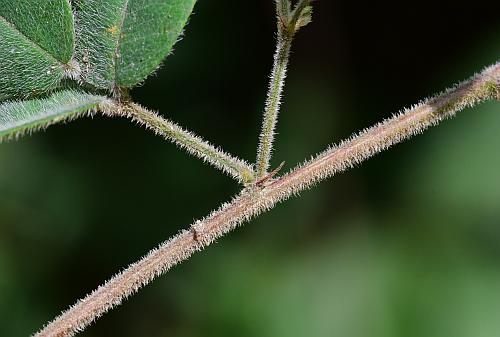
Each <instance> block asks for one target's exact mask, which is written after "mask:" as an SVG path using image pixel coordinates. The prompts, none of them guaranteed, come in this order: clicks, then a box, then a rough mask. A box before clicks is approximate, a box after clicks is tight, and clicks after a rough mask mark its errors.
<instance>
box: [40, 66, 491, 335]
mask: <svg viewBox="0 0 500 337" xmlns="http://www.w3.org/2000/svg"><path fill="white" fill-rule="evenodd" d="M489 99H497V100H498V99H500V63H497V64H495V65H493V66H491V67H489V68H487V69H485V70H484V71H483V72H482V73H480V74H478V75H476V76H474V77H472V78H471V79H470V80H468V81H466V82H463V83H462V84H460V85H458V86H456V87H455V88H453V89H449V90H447V91H445V92H443V93H442V94H440V95H438V96H436V97H434V98H430V99H428V100H426V101H424V102H422V103H420V104H418V105H417V106H415V107H413V108H411V109H407V110H405V111H404V112H402V113H400V114H397V115H395V116H394V117H392V118H390V119H388V120H386V121H385V122H382V123H380V124H378V125H375V126H373V127H372V128H370V129H367V130H366V131H364V132H362V133H361V134H359V135H358V136H356V137H353V138H352V139H350V140H347V141H344V142H342V143H341V144H340V145H338V146H334V147H331V148H330V149H327V150H326V151H324V152H323V153H321V154H319V155H318V156H316V157H315V158H314V159H312V160H310V161H308V162H306V163H304V164H303V165H300V166H299V167H297V168H295V169H294V170H292V171H291V172H290V173H288V174H285V175H284V176H282V177H280V178H278V179H276V180H270V181H269V182H268V183H267V184H266V185H264V186H263V187H262V188H257V187H255V186H253V187H249V188H247V189H245V190H243V191H242V193H241V194H240V195H238V196H237V197H235V198H234V199H233V200H232V201H231V202H230V203H227V204H224V205H222V206H221V207H220V208H219V209H218V210H217V211H214V212H213V213H212V214H210V215H209V216H207V217H206V218H205V219H203V220H200V221H197V222H195V223H194V224H193V225H191V228H190V229H189V230H184V231H182V232H181V233H179V234H178V235H176V236H174V237H173V238H171V239H170V240H168V241H166V242H164V243H162V244H161V245H160V246H159V247H158V248H156V249H153V250H152V251H151V252H149V253H148V254H147V255H146V256H145V257H143V258H142V259H141V260H140V261H138V262H136V263H134V264H132V265H131V266H129V267H128V268H127V269H125V270H124V271H122V272H121V273H119V274H118V275H116V276H115V277H113V278H112V279H111V280H109V281H108V282H107V283H105V284H104V285H102V286H101V287H99V288H98V289H96V290H95V291H94V292H92V293H91V294H89V295H88V296H87V297H85V298H84V299H82V300H80V301H78V302H77V303H76V304H75V305H74V306H72V307H71V308H70V309H68V310H67V311H65V312H64V313H63V314H61V316H59V317H57V318H56V319H55V320H54V321H52V322H51V323H49V324H48V325H47V326H46V327H45V328H44V329H43V330H41V331H40V332H39V333H38V334H36V336H38V337H42V336H43V337H46V336H47V337H48V336H58V337H63V336H73V335H75V334H76V333H77V332H79V331H82V330H84V329H85V328H86V327H87V326H88V325H90V324H91V323H92V322H93V321H95V320H96V319H98V318H99V317H100V316H101V315H103V314H105V313H106V312H107V311H109V310H111V309H112V308H114V307H116V306H118V305H120V304H121V303H122V301H123V300H124V299H126V298H127V297H129V296H131V295H132V294H134V293H136V292H137V291H138V290H139V289H140V288H142V287H143V286H145V285H147V284H148V283H150V282H151V281H152V280H154V279H155V278H156V277H158V276H160V275H162V274H164V273H165V272H167V271H168V270H169V269H170V268H172V267H173V266H175V265H176V264H178V263H180V262H182V261H184V260H186V259H188V258H189V257H190V256H191V255H192V254H193V253H194V252H196V251H199V250H202V249H203V248H205V247H207V246H208V245H210V244H211V243H213V242H214V241H216V240H217V239H218V238H220V237H222V236H224V235H225V234H226V233H228V232H229V231H231V230H233V229H234V228H236V227H237V226H238V225H240V224H242V223H243V222H246V221H248V220H250V219H252V218H254V217H255V216H257V215H259V214H261V213H262V212H265V211H267V210H270V209H271V208H273V207H274V206H275V205H276V204H277V203H279V202H282V201H284V200H286V199H287V198H289V197H290V196H293V195H294V194H296V193H297V192H300V191H302V190H304V189H307V188H309V187H311V186H312V185H314V184H315V183H316V182H318V181H320V180H323V179H326V178H328V177H331V176H333V175H334V174H336V173H339V172H342V171H345V170H346V169H348V168H350V167H352V166H353V165H356V164H358V163H361V162H362V161H364V160H366V159H368V158H370V157H371V156H373V155H375V154H377V153H379V152H381V151H383V150H385V149H387V148H388V147H390V146H392V145H394V144H396V143H399V142H401V141H403V140H405V139H407V138H410V137H411V136H413V135H416V134H418V133H420V132H422V131H424V130H425V129H427V128H428V127H429V126H431V125H435V124H437V123H439V122H440V121H442V120H443V119H446V118H448V117H451V116H453V115H454V114H455V113H456V112H457V111H460V110H462V109H464V108H465V107H467V106H473V105H475V104H477V103H480V102H483V101H486V100H489Z"/></svg>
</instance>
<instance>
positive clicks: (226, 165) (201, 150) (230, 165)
mask: <svg viewBox="0 0 500 337" xmlns="http://www.w3.org/2000/svg"><path fill="white" fill-rule="evenodd" d="M101 110H102V111H103V113H104V114H106V115H108V116H125V117H128V118H131V119H132V120H133V121H135V122H137V123H139V124H141V125H144V126H145V127H146V128H148V129H151V130H153V131H154V132H155V133H156V134H159V135H162V136H163V137H165V138H166V139H167V140H169V141H172V142H174V143H175V144H177V145H178V146H179V147H181V148H183V149H185V150H186V151H187V152H188V153H190V154H192V155H193V156H196V157H198V158H200V159H202V160H203V161H205V162H208V163H210V164H212V165H213V166H215V167H216V168H218V169H219V170H221V171H223V172H225V173H226V174H228V175H230V176H231V177H233V178H234V179H236V180H238V181H239V182H241V183H242V184H245V185H246V184H249V183H251V182H253V181H254V173H253V168H252V167H251V166H250V165H249V164H247V163H246V162H245V161H243V160H241V159H238V158H235V157H233V156H231V155H229V154H227V153H225V152H224V151H223V150H221V149H219V148H216V147H214V146H213V145H211V144H209V143H208V142H206V141H204V140H203V139H201V138H200V137H198V136H196V135H194V134H192V133H191V132H189V131H186V130H184V129H182V128H181V127H180V126H178V125H177V124H175V123H173V122H171V121H169V120H166V119H164V118H162V117H161V116H159V115H158V114H156V113H154V112H152V111H150V110H148V109H145V108H143V107H142V106H140V105H138V104H135V103H117V102H116V103H111V104H109V103H106V104H105V105H102V106H101Z"/></svg>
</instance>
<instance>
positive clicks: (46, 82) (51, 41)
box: [0, 0, 74, 100]
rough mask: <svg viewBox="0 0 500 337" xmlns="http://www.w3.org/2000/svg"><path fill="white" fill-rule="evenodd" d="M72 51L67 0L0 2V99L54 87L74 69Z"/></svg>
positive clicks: (36, 92)
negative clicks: (66, 73)
mask: <svg viewBox="0 0 500 337" xmlns="http://www.w3.org/2000/svg"><path fill="white" fill-rule="evenodd" d="M73 49H74V25H73V14H72V12H71V6H70V4H69V2H68V0H50V1H39V0H8V1H7V0H6V1H3V0H2V1H0V100H4V99H7V98H10V97H27V96H33V95H36V94H39V93H42V92H46V91H48V90H50V89H53V88H54V87H56V86H57V84H58V83H59V82H60V80H61V79H62V78H63V77H64V74H65V71H66V72H68V73H71V71H73V70H74V69H72V67H73V65H72V64H71V65H69V64H68V63H71V62H70V60H71V58H72V55H73Z"/></svg>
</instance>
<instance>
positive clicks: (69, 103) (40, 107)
mask: <svg viewBox="0 0 500 337" xmlns="http://www.w3.org/2000/svg"><path fill="white" fill-rule="evenodd" d="M106 99H107V98H106V97H102V96H94V95H91V94H87V93H83V92H78V91H73V90H65V91H60V92H56V93H54V94H52V95H50V96H48V97H46V98H41V99H32V100H27V101H11V102H3V103H0V142H1V141H3V140H6V139H11V138H16V137H19V136H22V135H24V134H25V133H31V132H34V131H38V130H40V129H44V128H46V127H48V126H50V125H53V124H56V123H60V122H63V121H67V120H72V119H74V118H77V117H79V116H82V115H85V114H87V113H89V112H92V111H94V110H96V109H97V108H98V107H99V104H100V103H103V102H104V101H105V100H106Z"/></svg>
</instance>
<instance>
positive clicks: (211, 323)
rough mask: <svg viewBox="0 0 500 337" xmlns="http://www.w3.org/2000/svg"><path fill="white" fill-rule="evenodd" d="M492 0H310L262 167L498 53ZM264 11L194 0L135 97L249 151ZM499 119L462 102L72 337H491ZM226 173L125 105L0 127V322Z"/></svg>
mask: <svg viewBox="0 0 500 337" xmlns="http://www.w3.org/2000/svg"><path fill="white" fill-rule="evenodd" d="M493 3H494V2H493V1H491V2H490V3H486V2H481V1H477V2H474V3H473V4H472V7H471V6H470V5H469V6H468V7H467V8H464V9H453V8H450V7H448V6H445V5H444V4H443V5H439V4H437V5H436V4H435V3H434V2H414V3H413V4H410V5H409V4H401V7H394V6H393V5H388V4H380V3H377V4H363V5H362V7H361V5H359V4H353V5H352V7H350V5H347V4H346V3H340V2H334V1H326V0H325V1H318V2H316V4H315V7H316V9H315V13H316V14H315V20H314V23H313V24H312V25H311V26H310V27H307V28H306V29H304V31H303V32H301V33H300V34H299V36H298V40H297V42H296V44H295V49H294V53H293V58H292V69H291V73H290V75H289V78H288V82H287V87H286V99H285V104H284V106H283V113H282V115H281V120H280V125H279V136H278V141H277V144H276V151H275V157H274V165H277V164H279V163H280V162H281V161H282V160H286V162H287V166H288V167H289V168H290V167H292V166H294V165H295V164H296V163H297V162H298V161H300V160H302V159H303V158H304V157H306V156H308V155H310V154H311V153H314V152H317V151H319V150H321V149H323V148H325V147H326V145H327V144H329V143H331V142H332V141H339V140H341V139H343V138H345V137H347V136H349V135H350V134H351V133H352V132H353V131H356V130H359V129H361V128H364V127H367V126H370V125H371V124H373V123H375V122H377V121H379V120H381V119H383V118H385V117H389V116H390V115H391V113H393V112H395V111H397V109H399V108H400V107H402V106H405V105H406V106H408V105H409V104H412V103H416V102H417V101H418V100H419V99H420V98H423V97H425V96H428V95H430V94H432V93H435V92H437V91H439V90H441V89H443V88H444V87H446V86H448V85H449V84H451V83H453V82H456V81H457V80H459V79H464V78H466V77H468V76H469V75H470V74H471V73H473V72H474V71H479V70H480V69H481V68H482V67H483V66H486V65H488V64H491V63H493V62H495V61H497V59H498V56H499V55H500V46H499V45H498V41H499V39H498V38H499V34H500V23H499V22H498V17H497V14H496V13H495V11H493V10H488V8H489V6H490V5H492V4H493ZM478 13H480V15H479V14H478ZM273 19H274V15H273V8H272V4H271V2H270V1H259V2H252V3H244V4H243V3H241V2H239V1H210V2H209V1H200V2H199V3H198V5H197V7H196V9H195V15H194V16H193V17H192V18H191V22H190V24H189V26H188V28H187V36H186V37H185V39H184V40H183V41H182V42H181V43H179V44H178V45H177V46H176V51H175V53H174V55H173V56H171V57H170V58H169V59H168V61H167V63H166V64H165V65H164V67H163V68H162V69H161V71H159V72H158V76H157V77H155V78H153V79H149V80H148V81H147V82H146V84H145V86H144V87H142V88H139V89H136V90H135V91H134V92H133V96H134V97H135V98H136V99H137V100H138V101H139V102H141V103H143V104H145V105H146V106H148V107H151V108H155V109H159V110H160V111H161V112H162V113H163V114H164V115H165V116H167V117H169V118H171V119H173V120H175V121H177V122H179V123H180V124H182V125H185V126H188V127H189V128H190V129H192V130H194V131H195V132H197V133H198V134H200V135H202V136H204V137H205V138H206V139H210V140H212V141H213V142H214V143H215V144H220V145H222V146H223V147H224V148H226V149H227V150H229V151H231V152H232V153H235V154H238V155H241V156H243V157H245V158H248V159H250V160H252V159H253V158H254V156H255V154H254V151H255V148H256V142H257V135H258V132H259V124H260V114H259V113H260V111H262V109H263V101H264V97H265V92H266V87H267V83H266V82H267V76H268V72H269V69H270V66H271V61H272V59H271V55H272V52H273V48H274V47H273V44H274V41H273V34H272V32H273V31H274V24H273ZM499 130H500V109H499V105H498V103H488V104H484V105H482V106H481V107H479V108H477V109H473V110H467V111H464V112H463V113H460V114H459V116H458V117H457V118H456V119H454V120H452V121H448V122H446V123H444V124H443V125H441V126H439V127H437V128H433V129H432V130H430V131H429V132H427V133H425V134H424V135H422V136H419V137H418V138H415V139H413V140H411V141H409V142H407V143H405V144H403V145H399V146H397V147H396V148H394V149H391V150H390V151H387V152H385V153H383V154H381V155H379V156H377V157H376V158H374V159H372V160H370V161H369V162H367V163H365V164H363V165H362V166H361V167H360V168H356V169H354V170H352V171H350V172H348V173H345V174H343V175H340V176H338V177H335V179H332V180H329V181H328V182H325V183H323V184H321V185H320V186H318V187H317V188H315V189H314V190H312V191H308V192H304V193H302V195H301V198H298V199H292V200H290V201H289V202H287V203H286V204H284V205H281V206H279V207H278V208H277V209H276V210H274V211H273V212H271V213H268V214H266V215H264V216H262V217H261V218H259V219H258V220H256V221H253V222H252V223H251V224H250V225H248V226H246V227H244V228H243V229H240V230H237V231H236V232H234V233H232V234H231V235H229V236H228V237H226V238H224V239H222V240H220V242H219V243H218V244H216V245H214V246H213V247H210V248H209V249H208V250H206V251H205V252H203V253H201V254H197V255H196V256H195V257H193V258H192V259H191V260H190V261H188V262H187V263H185V264H183V265H181V266H179V267H177V268H175V269H174V270H173V271H172V272H170V273H169V274H168V275H167V276H166V277H162V278H160V279H158V280H157V281H156V282H154V283H153V285H151V286H149V287H147V288H146V289H145V290H143V291H142V292H141V293H140V294H139V295H137V296H135V297H133V298H132V299H130V300H129V301H128V303H126V305H124V306H122V307H120V308H119V309H117V310H115V311H113V312H112V313H110V314H108V315H107V316H106V317H105V318H103V319H102V320H100V321H99V322H98V323H97V324H95V325H94V326H93V327H91V328H90V329H89V330H88V331H86V332H85V333H83V334H82V336H86V337H91V336H95V337H97V336H130V337H131V336H152V337H156V336H158V337H160V336H176V337H194V336H204V337H205V336H243V337H245V336H248V337H250V336H259V337H261V336H292V337H294V336H325V337H326V336H343V337H349V336H353V337H354V336H356V337H360V336H366V337H368V336H369V337H376V336H380V337H391V336H406V337H413V336H415V337H433V336H436V337H438V336H439V337H443V336H450V337H452V336H453V337H462V336H463V337H468V336H488V337H489V336H491V337H493V336H498V335H499V334H500V321H499V320H498V317H499V315H500V249H499V247H500V174H499V173H498V172H500V151H499V148H500V132H499ZM237 189H238V187H237V186H236V185H235V183H233V182H232V181H231V180H230V179H229V178H227V177H225V176H223V175H221V174H220V173H219V172H217V171H215V170H214V169H212V168H210V167H206V166H203V165H202V164H201V163H200V162H199V161H198V160H197V159H194V158H192V157H189V156H187V155H186V154H184V153H183V152H181V151H179V150H177V149H175V147H174V146H173V145H171V144H168V143H166V142H164V141H163V140H162V139H161V138H159V137H156V136H154V135H152V134H150V133H148V132H146V131H144V130H142V129H140V128H137V127H135V126H132V125H130V123H129V122H128V121H127V120H120V119H114V120H113V119H106V118H102V117H96V118H94V119H84V120H79V121H76V122H73V123H71V124H68V125H65V126H56V127H52V128H50V129H49V130H48V131H47V132H46V133H40V134H36V135H34V136H32V137H29V138H24V139H22V140H20V141H19V142H13V143H8V144H2V145H1V146H0V317H2V319H1V324H0V335H2V336H26V335H28V334H29V333H31V332H33V331H35V330H36V329H38V328H40V327H41V326H42V325H43V324H44V323H45V322H46V321H47V320H48V319H51V318H53V317H54V316H55V315H57V314H58V313H59V312H60V311H61V310H63V309H65V308H67V307H68V306H69V305H70V304H73V302H74V300H75V299H76V298H80V297H82V296H83V295H84V294H86V293H87V292H89V291H90V290H92V289H94V288H95V287H97V286H98V285H99V284H100V283H101V282H102V281H103V280H105V279H107V278H109V277H110V276H112V275H113V274H114V273H115V272H117V271H119V270H120V269H121V268H123V267H125V266H126V265H127V264H129V263H131V262H133V261H135V260H137V258H138V257H139V256H141V255H142V254H144V253H146V252H147V251H148V250H149V249H150V248H151V247H153V246H154V245H156V244H158V243H159V242H160V241H162V240H164V239H166V238H168V237H170V236H171V235H173V234H175V233H176V232H177V231H178V230H180V229H181V228H185V227H186V226H188V224H189V223H191V222H192V220H193V219H197V218H200V217H202V216H204V215H205V214H207V213H208V212H209V211H210V210H212V209H213V208H215V207H216V206H217V205H218V204H219V203H220V202H222V201H225V200H227V199H228V198H229V196H231V195H232V194H233V193H235V192H236V191H237Z"/></svg>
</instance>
